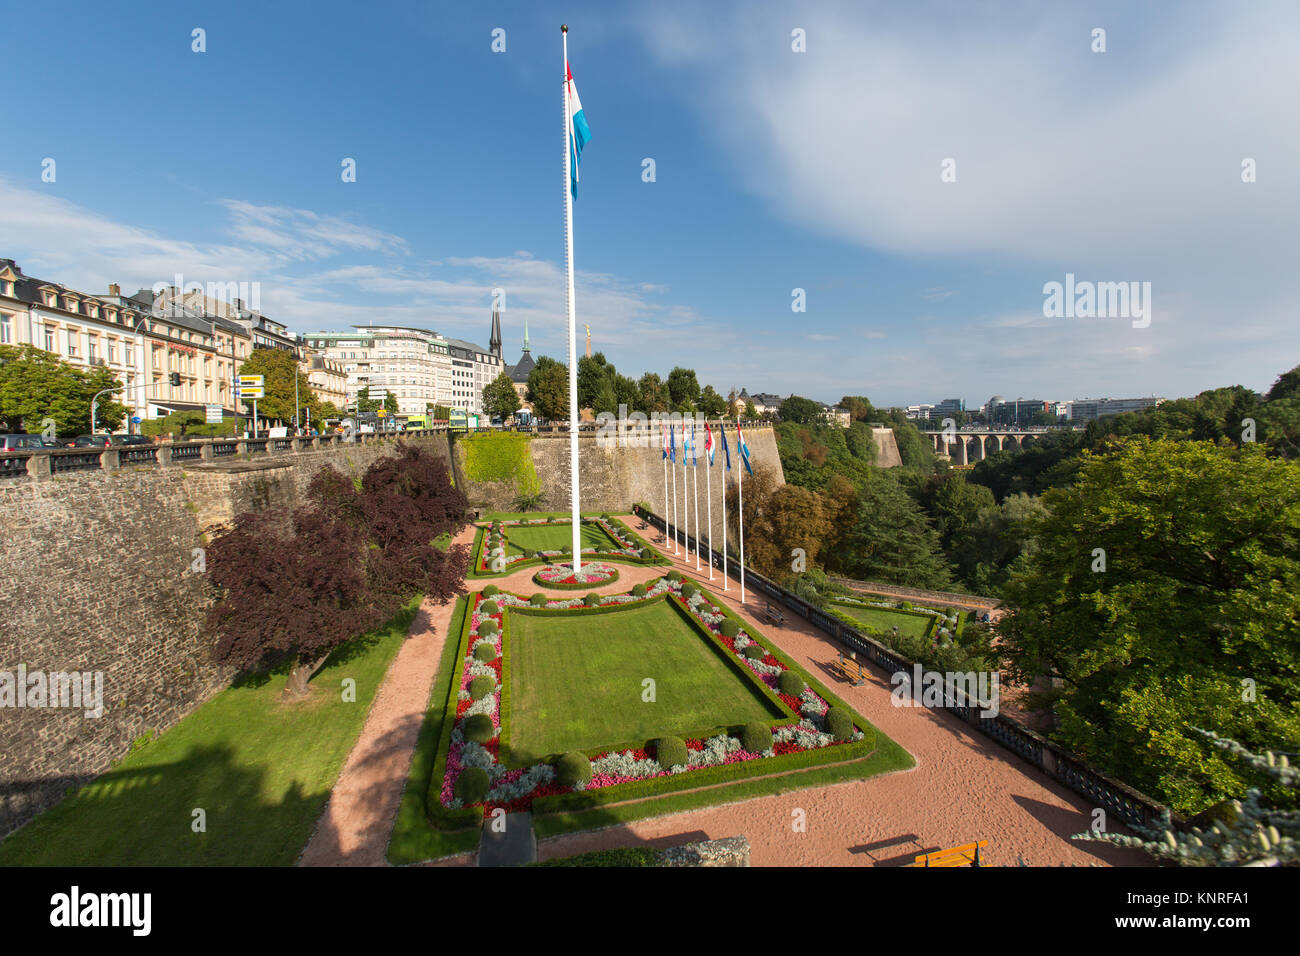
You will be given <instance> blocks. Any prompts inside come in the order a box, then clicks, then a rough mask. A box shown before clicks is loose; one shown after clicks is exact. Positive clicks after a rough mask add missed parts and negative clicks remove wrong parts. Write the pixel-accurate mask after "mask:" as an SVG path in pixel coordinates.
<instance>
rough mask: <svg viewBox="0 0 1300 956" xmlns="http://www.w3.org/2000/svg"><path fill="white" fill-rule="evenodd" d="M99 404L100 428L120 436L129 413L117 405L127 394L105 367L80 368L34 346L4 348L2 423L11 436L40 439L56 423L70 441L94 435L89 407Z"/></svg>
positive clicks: (0, 349)
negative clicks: (25, 433)
mask: <svg viewBox="0 0 1300 956" xmlns="http://www.w3.org/2000/svg"><path fill="white" fill-rule="evenodd" d="M104 389H115V391H113V392H111V393H109V394H106V395H101V396H100V397H99V401H98V402H97V403H96V404H95V425H96V427H97V428H100V429H108V430H112V431H115V430H117V429H119V428H121V427H122V423H123V421H124V420H125V419H126V415H127V408H126V406H125V405H124V404H122V403H121V402H120V401H118V399H119V398H121V397H123V396H124V395H125V390H124V389H123V388H121V382H119V381H118V380H117V378H116V377H115V376H114V375H113V373H112V372H110V371H109V370H108V369H106V368H94V369H91V370H86V369H81V368H78V367H77V366H75V365H72V364H70V363H68V362H65V361H63V360H62V359H60V358H59V357H58V356H56V355H53V354H51V353H50V352H46V351H44V350H43V349H38V348H35V347H34V346H31V345H23V346H13V345H0V419H3V420H4V428H5V430H6V431H10V432H21V431H24V430H26V431H28V432H30V433H32V434H39V433H40V432H41V431H42V430H43V425H42V422H43V421H45V420H46V419H51V420H53V422H54V433H55V434H56V435H57V436H58V437H60V438H69V437H73V436H76V435H82V434H86V433H87V432H89V431H90V402H91V400H92V399H93V398H94V397H95V395H96V393H98V392H100V391H102V390H104Z"/></svg>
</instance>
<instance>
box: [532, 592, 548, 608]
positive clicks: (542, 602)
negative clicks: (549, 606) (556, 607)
mask: <svg viewBox="0 0 1300 956" xmlns="http://www.w3.org/2000/svg"><path fill="white" fill-rule="evenodd" d="M528 603H529V604H531V605H532V606H533V607H546V595H545V594H541V593H540V592H539V593H537V594H534V595H533V596H532V597H530V598H529V599H528Z"/></svg>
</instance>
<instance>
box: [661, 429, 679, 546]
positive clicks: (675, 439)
mask: <svg viewBox="0 0 1300 956" xmlns="http://www.w3.org/2000/svg"><path fill="white" fill-rule="evenodd" d="M668 427H669V428H672V427H673V425H672V423H671V422H669V423H668ZM676 445H677V438H676V435H675V434H674V436H673V446H674V447H676ZM672 473H673V554H677V552H678V547H677V462H676V460H674V461H673V467H672ZM667 517H668V516H667V515H664V518H667Z"/></svg>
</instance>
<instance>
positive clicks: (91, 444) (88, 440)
mask: <svg viewBox="0 0 1300 956" xmlns="http://www.w3.org/2000/svg"><path fill="white" fill-rule="evenodd" d="M112 444H113V436H111V435H78V436H77V437H76V438H74V439H72V441H70V442H68V445H67V447H69V448H108V447H109V446H110V445H112Z"/></svg>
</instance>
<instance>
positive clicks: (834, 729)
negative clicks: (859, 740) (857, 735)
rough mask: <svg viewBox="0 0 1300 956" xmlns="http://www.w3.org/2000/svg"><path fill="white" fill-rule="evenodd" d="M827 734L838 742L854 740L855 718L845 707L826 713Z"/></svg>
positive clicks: (834, 708) (833, 708)
mask: <svg viewBox="0 0 1300 956" xmlns="http://www.w3.org/2000/svg"><path fill="white" fill-rule="evenodd" d="M826 732H827V733H828V734H833V735H834V736H835V739H836V740H852V739H853V717H852V716H851V715H850V714H849V712H848V711H847V710H845V709H844V708H843V707H832V708H831V709H830V710H828V711H826Z"/></svg>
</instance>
